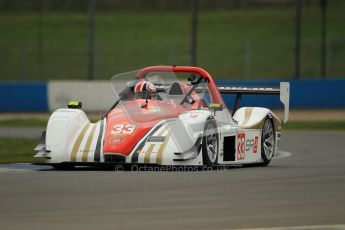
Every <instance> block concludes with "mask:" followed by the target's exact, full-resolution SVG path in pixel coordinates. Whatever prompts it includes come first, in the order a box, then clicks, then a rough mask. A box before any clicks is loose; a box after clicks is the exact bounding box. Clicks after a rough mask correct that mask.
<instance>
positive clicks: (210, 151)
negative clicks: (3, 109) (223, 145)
mask: <svg viewBox="0 0 345 230" xmlns="http://www.w3.org/2000/svg"><path fill="white" fill-rule="evenodd" d="M218 145H219V137H218V132H217V125H216V122H215V121H214V120H213V119H212V118H209V119H207V121H206V123H205V128H204V132H203V139H202V156H203V161H204V165H207V166H214V165H215V164H216V162H217V157H218Z"/></svg>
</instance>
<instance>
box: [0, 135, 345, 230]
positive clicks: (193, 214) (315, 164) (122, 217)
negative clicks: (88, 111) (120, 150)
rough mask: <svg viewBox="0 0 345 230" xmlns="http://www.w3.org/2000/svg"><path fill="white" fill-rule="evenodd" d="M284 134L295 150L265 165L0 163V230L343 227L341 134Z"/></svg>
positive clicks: (344, 158) (285, 142) (289, 148)
mask: <svg viewBox="0 0 345 230" xmlns="http://www.w3.org/2000/svg"><path fill="white" fill-rule="evenodd" d="M283 135H284V136H283V140H282V143H281V149H282V150H284V151H286V152H290V153H291V155H290V156H289V154H288V153H286V152H285V153H284V154H283V155H282V156H281V157H280V158H277V159H273V160H272V162H271V165H270V166H268V167H262V168H261V167H245V168H238V167H234V168H230V169H226V170H219V171H217V170H215V171H196V172H150V171H146V172H138V171H134V172H133V171H113V170H109V171H106V170H92V169H79V170H75V171H55V170H51V169H50V168H49V167H48V168H47V167H34V166H30V165H26V164H17V165H3V166H0V229H26V230H28V229H49V230H53V229H59V230H60V229H83V230H87V229H92V230H95V229H244V228H263V229H267V228H269V227H284V228H277V229H345V225H344V224H345V151H344V149H345V132H323V133H321V132H285V133H283ZM320 225H322V226H320ZM323 225H337V226H323ZM289 226H312V227H298V228H286V227H289Z"/></svg>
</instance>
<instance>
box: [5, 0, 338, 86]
mask: <svg viewBox="0 0 345 230" xmlns="http://www.w3.org/2000/svg"><path fill="white" fill-rule="evenodd" d="M195 2H197V11H196V12H197V15H196V17H195V18H194V19H195V20H194V23H195V24H194V25H196V43H195V45H194V47H195V49H194V51H193V48H192V47H193V42H192V31H193V27H192V25H193V16H192V12H193V7H195V5H194V4H195ZM326 2H327V4H326V6H325V7H324V8H322V3H323V1H320V0H301V1H300V3H301V5H300V6H301V9H300V12H301V21H300V49H299V52H300V55H299V57H300V61H299V65H300V67H299V74H298V76H297V74H296V12H297V11H296V6H298V1H296V0H275V1H274V0H213V1H211V0H199V1H195V0H189V1H183V0H164V1H162V0H145V1H144V0H135V1H125V0H89V1H88V0H70V1H67V0H59V1H57V0H26V1H24V0H0V31H1V35H0V54H1V56H0V80H16V81H27V80H51V79H88V78H92V79H110V77H111V76H112V75H114V74H117V73H121V72H127V71H131V70H134V69H139V68H142V67H144V66H149V65H172V64H176V65H191V64H195V65H197V66H200V67H202V68H205V69H206V70H208V71H209V72H210V73H211V74H212V75H213V76H214V77H215V78H216V79H226V80H239V79H240V80H256V79H260V80H261V79H263V80H265V79H277V80H281V79H285V80H289V79H294V78H296V77H298V78H300V79H320V78H344V76H345V66H344V64H343V63H344V61H345V30H344V22H345V2H344V1H341V0H329V1H326ZM323 9H324V13H325V14H324V16H325V17H324V19H325V20H324V25H325V27H324V31H322V28H323V27H322V12H323V11H322V10H323ZM194 10H195V8H194ZM194 12H195V11H194ZM322 34H324V40H322ZM322 41H324V43H323V42H322ZM322 44H324V46H323V45H322ZM193 52H194V53H195V54H196V55H195V57H194V58H195V60H194V61H195V63H193V58H192V54H193ZM90 63H91V64H90Z"/></svg>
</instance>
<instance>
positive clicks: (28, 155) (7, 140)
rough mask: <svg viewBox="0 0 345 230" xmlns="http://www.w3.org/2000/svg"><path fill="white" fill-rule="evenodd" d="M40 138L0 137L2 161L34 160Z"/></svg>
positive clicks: (0, 158) (0, 159) (0, 161)
mask: <svg viewBox="0 0 345 230" xmlns="http://www.w3.org/2000/svg"><path fill="white" fill-rule="evenodd" d="M38 142H39V138H12V137H1V138H0V163H23V162H32V161H33V155H34V150H33V149H34V148H35V146H36V145H37V144H38Z"/></svg>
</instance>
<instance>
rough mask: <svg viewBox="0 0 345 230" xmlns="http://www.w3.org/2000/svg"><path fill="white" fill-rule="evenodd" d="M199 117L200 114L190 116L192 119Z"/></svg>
mask: <svg viewBox="0 0 345 230" xmlns="http://www.w3.org/2000/svg"><path fill="white" fill-rule="evenodd" d="M197 117H199V114H197V113H191V114H190V118H193V119H194V118H197Z"/></svg>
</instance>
